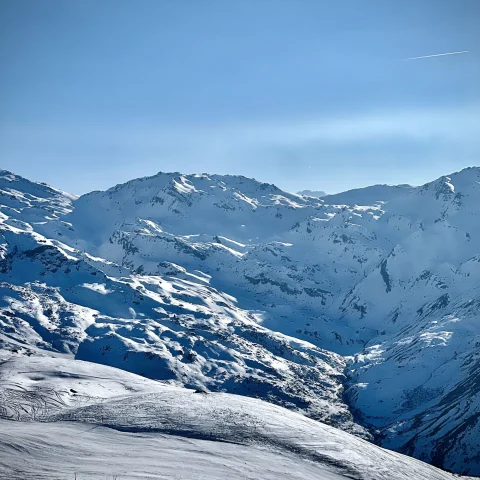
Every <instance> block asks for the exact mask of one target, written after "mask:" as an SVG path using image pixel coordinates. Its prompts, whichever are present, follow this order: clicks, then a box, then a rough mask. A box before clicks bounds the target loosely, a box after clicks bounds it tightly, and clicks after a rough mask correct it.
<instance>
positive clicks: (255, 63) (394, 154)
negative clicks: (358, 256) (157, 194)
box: [0, 0, 480, 193]
mask: <svg viewBox="0 0 480 480" xmlns="http://www.w3.org/2000/svg"><path fill="white" fill-rule="evenodd" d="M479 23H480V2H479V1H478V0H461V1H454V0H389V1H387V0H363V1H360V0H338V1H332V0H328V1H322V0H311V1H309V0H243V1H239V0H190V1H189V0H179V1H175V2H173V1H167V0H135V1H133V0H132V1H124V0H101V1H97V0H82V1H68V0H43V1H37V0H2V2H0V70H1V72H2V73H1V75H0V167H2V168H5V169H8V170H12V171H14V172H15V173H18V174H20V175H24V176H27V177H28V178H31V179H35V180H39V181H45V182H47V183H50V184H53V185H54V186H56V187H58V188H62V189H64V190H68V191H71V192H74V193H84V192H87V191H90V190H93V189H103V188H108V187H109V186H112V185H113V184H116V183H119V182H122V181H126V180H129V179H131V178H134V177H139V176H144V175H151V174H154V173H156V172H158V171H182V172H186V173H190V172H210V173H231V174H243V175H246V176H251V177H255V178H257V179H259V180H262V181H268V182H271V183H276V184H277V185H278V186H280V187H282V188H285V189H287V190H292V191H296V190H299V189H304V188H309V189H319V190H326V191H327V192H332V193H333V192H337V191H341V190H345V189H349V188H354V187H357V186H364V185H368V184H373V183H412V184H420V183H423V182H425V181H428V180H431V179H433V178H435V177H438V176H440V175H442V174H445V173H450V172H452V171H455V170H459V169H461V168H463V167H465V166H469V165H479V164H480V135H479V131H480V53H479V50H480V29H479V28H478V25H479ZM463 50H468V51H469V53H466V54H461V55H452V56H444V57H434V58H427V59H419V60H409V61H408V60H404V59H406V58H410V57H416V56H421V55H429V54H437V53H443V52H452V51H463Z"/></svg>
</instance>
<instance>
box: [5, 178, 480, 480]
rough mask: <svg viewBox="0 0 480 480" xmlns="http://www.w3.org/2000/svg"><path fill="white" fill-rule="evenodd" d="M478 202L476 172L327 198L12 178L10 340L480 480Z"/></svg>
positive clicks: (199, 186) (226, 187) (247, 186)
mask: <svg viewBox="0 0 480 480" xmlns="http://www.w3.org/2000/svg"><path fill="white" fill-rule="evenodd" d="M479 204H480V169H479V168H469V169H465V170H462V171H461V172H458V173H454V174H452V175H449V176H445V177H441V178H439V179H437V180H435V181H433V182H431V183H427V184H426V185H423V186H420V187H412V186H407V185H400V186H396V187H395V186H384V185H377V186H373V187H367V188H364V189H357V190H352V191H349V192H345V193H343V194H337V195H329V196H326V197H323V198H314V197H312V196H306V195H296V194H290V193H287V192H284V191H282V190H280V189H278V188H277V187H275V186H274V185H270V184H266V183H259V182H257V181H255V180H252V179H248V178H244V177H239V176H219V175H205V174H203V175H182V174H179V173H172V174H165V173H159V174H158V175H155V176H153V177H147V178H142V179H137V180H132V181H130V182H127V183H126V184H123V185H118V186H116V187H114V188H111V189H109V190H107V191H105V192H92V193H89V194H87V195H83V196H81V197H80V198H76V197H74V196H72V195H68V194H65V193H64V192H61V191H59V190H55V189H53V188H51V187H48V186H46V185H44V184H38V183H34V182H30V181H28V180H26V179H23V178H21V177H18V176H16V175H14V174H12V173H9V172H5V171H2V172H1V173H0V221H1V224H0V232H1V237H0V238H1V240H0V242H1V244H0V258H1V260H0V282H1V283H0V290H1V295H0V332H1V333H0V335H1V337H0V339H1V341H2V342H3V343H2V345H3V348H4V349H5V348H8V349H10V350H14V351H16V352H17V354H18V355H22V354H28V352H29V351H31V349H32V348H34V347H35V348H37V347H41V348H43V349H46V350H49V351H57V352H62V353H64V354H67V355H70V356H73V357H75V358H77V359H81V360H88V361H93V362H97V363H102V364H105V365H110V366H115V367H118V368H121V369H124V370H128V371H130V372H133V373H137V374H141V375H144V376H145V377H149V378H152V379H157V380H166V381H169V382H171V383H176V384H181V385H185V386H189V387H195V388H200V389H209V390H212V391H226V392H230V393H238V394H242V395H246V396H251V397H259V398H262V399H265V400H267V401H269V402H272V403H276V404H278V405H282V406H285V407H287V408H290V409H294V410H297V411H299V412H302V413H304V414H306V415H308V416H310V417H312V418H315V419H319V420H322V421H325V422H327V423H329V424H331V425H334V426H339V427H340V428H342V429H344V430H347V431H349V432H353V433H355V434H357V435H360V436H363V437H364V438H372V436H373V437H374V438H375V440H376V441H378V442H380V443H381V444H382V445H384V446H387V447H388V448H392V449H395V450H398V451H401V452H404V453H407V454H409V455H413V456H415V457H417V458H421V459H423V460H426V461H428V462H431V463H433V464H434V465H437V466H440V467H442V468H447V469H450V470H452V471H455V472H459V473H466V474H471V475H480V458H479V457H478V452H479V451H480V435H479V431H480V383H479V381H478V378H479V377H478V375H479V371H480V370H479V365H480V363H479V356H480V323H479V314H478V307H479V305H480V210H479V207H478V205H479ZM351 412H353V415H352V413H351ZM354 420H356V421H357V422H355V421H354ZM360 424H361V426H360Z"/></svg>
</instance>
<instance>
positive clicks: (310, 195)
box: [297, 190, 327, 198]
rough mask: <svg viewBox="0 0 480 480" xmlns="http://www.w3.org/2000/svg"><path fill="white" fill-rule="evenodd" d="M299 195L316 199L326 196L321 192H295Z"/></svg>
mask: <svg viewBox="0 0 480 480" xmlns="http://www.w3.org/2000/svg"><path fill="white" fill-rule="evenodd" d="M297 193H298V194H299V195H306V196H307V197H316V198H322V197H325V196H326V195H327V194H326V193H325V192H324V191H323V190H301V191H300V192H297Z"/></svg>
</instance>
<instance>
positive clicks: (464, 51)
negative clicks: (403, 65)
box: [403, 50, 469, 60]
mask: <svg viewBox="0 0 480 480" xmlns="http://www.w3.org/2000/svg"><path fill="white" fill-rule="evenodd" d="M462 53H469V50H462V51H461V52H447V53H436V54H434V55H423V56H421V57H410V58H404V59H403V60H420V59H421V58H432V57H444V56H446V55H460V54H462Z"/></svg>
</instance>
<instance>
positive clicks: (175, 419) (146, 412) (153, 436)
mask: <svg viewBox="0 0 480 480" xmlns="http://www.w3.org/2000/svg"><path fill="white" fill-rule="evenodd" d="M38 353H39V352H38V351H36V352H32V355H31V356H30V357H29V356H22V355H19V354H15V353H9V352H5V351H4V352H3V353H2V354H1V364H0V394H1V395H3V402H2V404H3V405H9V406H10V410H9V412H7V413H5V412H2V416H3V417H7V418H8V417H9V414H10V418H12V417H15V418H19V419H21V420H23V421H13V420H0V432H1V433H0V478H5V479H6V478H8V479H11V480H16V479H18V480H20V479H21V480H25V479H30V478H32V479H33V478H35V479H68V478H75V474H76V475H77V479H79V480H80V479H95V478H105V476H110V477H112V476H114V475H117V478H119V479H121V478H144V479H145V478H151V479H153V478H177V479H191V478H205V479H223V478H242V479H243V478H245V479H246V478H250V479H274V478H291V479H321V480H337V479H341V478H351V479H365V480H366V479H368V480H377V479H378V480H380V479H398V480H402V479H411V478H415V479H419V480H423V479H425V480H437V479H438V480H441V479H442V480H443V479H445V480H447V479H450V478H453V475H451V474H448V473H446V472H442V471H441V470H438V469H436V468H434V467H432V466H429V465H427V464H424V463H422V462H419V461H417V460H414V459H412V458H409V457H405V456H403V455H400V454H397V453H393V452H389V451H387V450H384V449H382V448H379V447H377V446H375V445H373V444H371V443H369V442H367V441H364V440H361V439H359V438H357V437H355V436H353V435H350V434H347V433H345V432H342V431H340V430H338V429H335V428H332V427H329V426H326V425H323V424H321V423H319V422H316V421H314V420H310V419H308V418H306V417H304V416H302V415H299V414H296V413H294V412H291V411H288V410H285V409H283V408H281V407H278V406H274V405H271V404H268V403H265V402H262V401H260V400H256V399H251V398H247V397H242V396H237V395H230V394H224V393H210V394H203V393H195V391H194V390H187V389H184V388H178V387H173V386H169V385H165V384H161V383H158V382H155V381H152V380H148V379H145V378H142V377H138V376H136V375H133V374H129V373H127V372H122V371H119V370H117V369H113V368H111V367H106V366H102V365H98V364H92V363H87V362H81V361H73V360H71V359H68V358H66V357H65V356H58V355H51V356H37V354H38ZM15 409H17V412H18V416H17V415H16V414H15V413H14V410H15Z"/></svg>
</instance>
